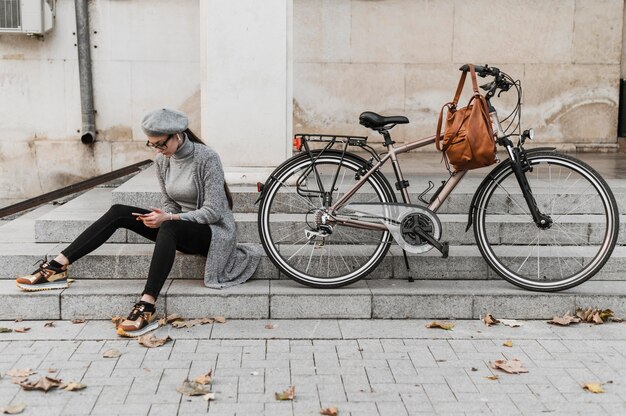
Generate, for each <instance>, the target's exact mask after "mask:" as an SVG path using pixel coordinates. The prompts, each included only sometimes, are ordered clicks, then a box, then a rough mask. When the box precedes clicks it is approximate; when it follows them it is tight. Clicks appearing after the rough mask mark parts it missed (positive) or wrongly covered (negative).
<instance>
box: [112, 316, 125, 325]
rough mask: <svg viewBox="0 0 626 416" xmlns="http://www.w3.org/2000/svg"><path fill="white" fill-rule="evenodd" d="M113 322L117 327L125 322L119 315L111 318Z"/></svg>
mask: <svg viewBox="0 0 626 416" xmlns="http://www.w3.org/2000/svg"><path fill="white" fill-rule="evenodd" d="M111 322H113V325H115V327H117V326H118V325H119V324H121V323H122V322H124V318H123V317H121V316H119V315H115V316H114V317H112V318H111Z"/></svg>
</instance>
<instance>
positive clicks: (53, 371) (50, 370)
mask: <svg viewBox="0 0 626 416" xmlns="http://www.w3.org/2000/svg"><path fill="white" fill-rule="evenodd" d="M57 371H58V370H57V369H56V368H48V373H56V372H57Z"/></svg>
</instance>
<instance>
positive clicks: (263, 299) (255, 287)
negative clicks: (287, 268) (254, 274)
mask: <svg viewBox="0 0 626 416" xmlns="http://www.w3.org/2000/svg"><path fill="white" fill-rule="evenodd" d="M166 302H167V310H168V313H178V314H180V315H182V316H185V317H189V318H202V317H206V316H209V317H210V316H215V315H220V316H224V317H226V318H252V319H263V318H267V317H269V282H268V281H263V280H254V281H249V282H247V283H245V284H242V285H239V286H233V287H229V288H226V289H222V290H218V289H209V288H207V287H205V286H204V285H203V283H202V281H201V280H176V281H173V282H172V284H171V286H170V287H169V289H168V290H167V296H166Z"/></svg>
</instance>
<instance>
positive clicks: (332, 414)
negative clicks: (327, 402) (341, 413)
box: [320, 407, 337, 416]
mask: <svg viewBox="0 0 626 416" xmlns="http://www.w3.org/2000/svg"><path fill="white" fill-rule="evenodd" d="M320 415H326V416H337V408H336V407H327V408H324V409H322V410H320Z"/></svg>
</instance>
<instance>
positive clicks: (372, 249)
mask: <svg viewBox="0 0 626 416" xmlns="http://www.w3.org/2000/svg"><path fill="white" fill-rule="evenodd" d="M313 157H314V158H316V159H315V162H312V160H311V158H310V157H309V156H308V155H302V156H297V157H295V158H293V159H292V160H291V161H290V162H288V163H287V164H285V165H283V166H282V167H280V168H278V169H277V171H276V172H275V173H274V174H273V175H272V179H271V180H270V181H269V182H268V183H266V187H267V189H266V191H265V195H264V198H263V200H262V202H261V206H260V207H259V217H258V226H259V235H260V238H261V242H262V244H263V247H264V248H265V251H266V252H267V254H268V256H269V257H270V259H271V260H272V262H273V263H274V264H275V265H276V266H277V267H278V268H279V269H280V271H281V272H282V273H284V274H285V275H287V276H288V277H289V278H291V279H293V280H295V281H297V282H299V283H302V284H305V285H308V286H312V287H318V288H332V287H339V286H344V285H347V284H350V283H353V282H355V281H357V280H359V279H361V278H362V277H364V276H365V275H367V274H368V273H369V272H371V271H372V270H373V269H374V268H376V266H377V265H378V264H379V263H380V261H382V259H383V258H384V256H385V254H386V253H387V251H388V250H389V245H390V240H391V236H390V233H389V231H387V230H385V231H374V230H365V229H359V228H353V227H348V226H343V225H340V224H336V223H335V224H332V223H331V224H329V225H328V227H327V228H325V224H323V222H324V221H323V220H322V217H323V216H324V215H325V212H326V210H325V208H324V195H323V194H322V193H321V190H325V191H329V196H330V197H331V198H332V201H333V202H334V201H337V199H338V198H339V197H341V196H342V195H343V194H344V193H345V192H346V191H347V190H348V189H350V188H351V187H352V186H353V185H354V184H355V183H356V182H357V180H358V179H357V178H358V177H359V174H358V173H359V172H361V174H362V173H363V171H362V168H363V167H364V166H365V164H366V163H367V162H366V161H365V160H364V159H362V158H360V157H358V156H355V155H352V154H345V155H344V156H343V157H342V155H341V153H339V152H334V151H325V152H323V153H321V154H319V157H318V152H314V156H313ZM335 175H336V176H335ZM335 177H336V182H335V186H334V189H333V187H332V183H333V178H335ZM327 197H328V196H327ZM394 201H395V197H394V195H393V192H392V191H391V187H390V186H389V182H388V181H387V180H386V179H385V177H384V176H383V175H382V174H380V173H379V172H376V173H374V174H372V175H371V176H370V177H369V178H368V180H367V181H366V182H365V183H364V184H363V186H361V187H360V188H359V189H358V191H357V192H356V193H355V194H354V195H353V196H352V197H351V198H350V202H370V203H384V202H394ZM335 214H336V215H339V216H343V217H351V218H355V219H359V220H361V221H363V217H362V216H360V215H358V214H357V213H355V212H352V211H350V209H349V208H347V207H342V208H340V209H339V210H338V211H336V212H335ZM373 221H374V222H377V221H376V220H373ZM312 233H313V234H312ZM316 233H317V234H316Z"/></svg>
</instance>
